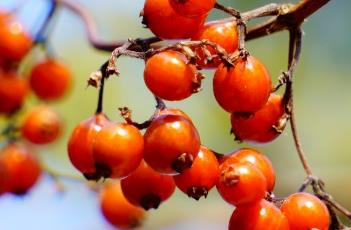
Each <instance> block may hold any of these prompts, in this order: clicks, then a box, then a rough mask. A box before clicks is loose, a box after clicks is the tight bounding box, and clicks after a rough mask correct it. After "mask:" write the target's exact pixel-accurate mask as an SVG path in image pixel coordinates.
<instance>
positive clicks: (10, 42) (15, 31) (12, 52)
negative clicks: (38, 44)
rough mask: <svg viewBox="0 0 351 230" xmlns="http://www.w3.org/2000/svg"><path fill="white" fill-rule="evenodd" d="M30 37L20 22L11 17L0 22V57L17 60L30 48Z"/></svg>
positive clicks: (31, 42)
mask: <svg viewBox="0 0 351 230" xmlns="http://www.w3.org/2000/svg"><path fill="white" fill-rule="evenodd" d="M32 44H33V41H32V39H31V38H30V36H29V35H28V34H27V32H26V31H25V30H24V28H23V26H22V25H21V23H19V22H18V21H16V20H14V19H13V18H12V19H9V20H6V23H4V22H0V58H3V59H5V60H7V61H12V62H19V61H20V60H21V59H22V58H23V57H24V56H25V55H26V54H27V53H28V52H29V50H30V49H31V47H32Z"/></svg>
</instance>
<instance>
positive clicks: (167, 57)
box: [144, 51, 199, 101]
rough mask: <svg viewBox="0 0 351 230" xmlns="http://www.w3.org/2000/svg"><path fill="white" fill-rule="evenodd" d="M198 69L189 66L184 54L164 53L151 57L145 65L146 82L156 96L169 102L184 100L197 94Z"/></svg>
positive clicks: (175, 52)
mask: <svg viewBox="0 0 351 230" xmlns="http://www.w3.org/2000/svg"><path fill="white" fill-rule="evenodd" d="M196 74H197V73H196V69H195V67H194V66H193V65H190V64H187V60H186V58H185V56H184V55H183V54H182V53H179V52H177V51H164V52H160V53H157V54H155V55H153V56H152V57H150V58H149V59H148V60H147V61H146V64H145V69H144V81H145V84H146V86H147V87H148V88H149V90H150V91H151V92H152V93H153V94H155V95H156V96H158V97H160V98H162V99H165V100H169V101H175V100H182V99H185V98H187V97H189V96H190V95H191V94H193V93H194V92H196V90H197V89H198V87H199V85H198V84H196V81H197V80H196Z"/></svg>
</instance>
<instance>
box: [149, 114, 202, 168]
mask: <svg viewBox="0 0 351 230" xmlns="http://www.w3.org/2000/svg"><path fill="white" fill-rule="evenodd" d="M144 140H145V152H144V159H145V161H146V162H147V163H148V164H149V165H150V166H151V167H152V168H153V169H155V170H156V171H158V172H160V173H165V174H177V173H181V172H182V171H183V170H184V169H187V168H190V167H191V165H192V162H193V160H194V158H195V157H196V156H197V154H198V152H199V149H200V137H199V134H198V132H197V130H196V128H195V127H194V126H193V124H192V123H191V122H190V121H189V120H187V119H186V118H184V117H183V116H179V115H163V116H160V117H157V118H156V119H155V120H154V121H153V122H152V123H151V125H150V127H149V128H148V129H147V130H146V132H145V135H144Z"/></svg>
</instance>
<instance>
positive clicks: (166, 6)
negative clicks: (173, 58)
mask: <svg viewBox="0 0 351 230" xmlns="http://www.w3.org/2000/svg"><path fill="white" fill-rule="evenodd" d="M141 15H142V16H143V23H144V24H146V25H147V27H148V28H149V29H150V30H151V31H152V32H153V33H154V34H155V35H156V36H157V37H160V38H162V39H184V38H190V37H192V36H193V35H194V34H195V33H196V32H197V31H198V30H199V29H200V28H201V27H202V25H203V24H204V21H205V18H206V15H201V16H199V17H194V18H188V17H184V16H181V15H180V14H177V13H176V12H175V11H174V10H173V8H172V7H171V5H170V3H169V0H146V1H145V5H144V10H143V11H142V12H141Z"/></svg>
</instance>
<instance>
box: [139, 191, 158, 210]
mask: <svg viewBox="0 0 351 230" xmlns="http://www.w3.org/2000/svg"><path fill="white" fill-rule="evenodd" d="M160 203H161V198H160V197H159V196H158V195H155V194H147V195H145V196H143V197H142V198H141V200H140V205H141V207H143V208H144V209H145V210H149V209H151V208H154V209H157V208H158V206H159V205H160Z"/></svg>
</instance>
